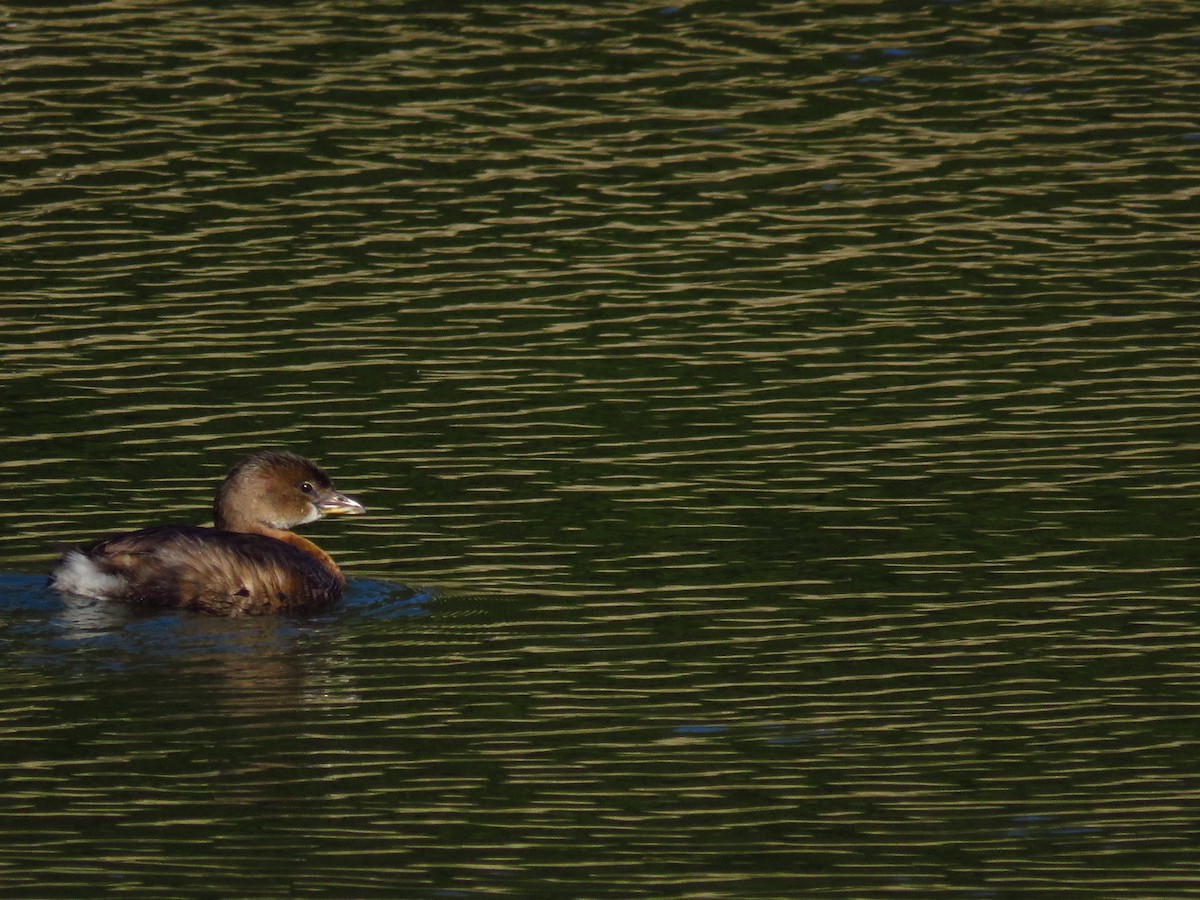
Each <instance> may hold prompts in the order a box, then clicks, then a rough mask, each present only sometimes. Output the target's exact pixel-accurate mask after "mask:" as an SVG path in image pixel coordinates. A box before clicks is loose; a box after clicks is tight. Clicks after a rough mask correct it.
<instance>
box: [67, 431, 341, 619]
mask: <svg viewBox="0 0 1200 900" xmlns="http://www.w3.org/2000/svg"><path fill="white" fill-rule="evenodd" d="M362 512H364V510H363V507H362V505H361V504H360V503H358V501H356V500H352V499H351V498H349V497H346V496H344V495H342V494H339V493H337V492H336V491H334V489H333V484H332V483H331V482H330V480H329V476H328V475H326V474H325V472H324V471H323V470H322V469H321V468H320V467H319V466H317V465H315V464H314V463H312V462H310V461H309V460H307V459H305V458H304V457H302V456H297V455H296V454H295V453H288V452H287V451H283V450H263V451H260V452H258V453H255V454H253V455H251V456H248V457H246V458H245V459H243V460H242V461H241V462H240V463H238V464H237V465H236V466H234V467H233V469H232V470H231V471H230V472H229V475H228V476H227V477H226V478H225V481H224V482H223V483H222V484H221V487H220V488H219V489H218V491H217V496H216V500H215V501H214V503H213V523H214V525H215V527H214V528H199V527H196V526H191V525H162V526H158V527H154V528H145V529H142V530H141V531H132V532H129V533H127V534H119V535H116V536H115V537H111V538H108V539H106V540H102V541H99V542H97V543H95V544H91V545H89V546H86V547H79V548H76V549H73V550H68V551H67V552H66V553H65V554H64V555H63V558H62V559H61V560H60V561H59V564H58V566H57V567H56V568H55V569H54V571H53V572H52V573H51V575H50V583H51V585H52V586H53V587H55V588H56V589H57V590H60V591H63V592H65V593H70V594H78V595H81V596H85V597H93V598H97V599H104V600H119V601H123V602H126V603H136V604H143V605H147V606H171V607H178V608H180V609H193V610H199V611H202V612H207V613H213V614H215V615H223V616H252V615H263V614H267V613H277V612H307V611H311V610H316V609H320V608H322V607H324V606H328V605H329V604H330V603H333V602H334V601H336V600H337V599H338V598H339V597H341V595H342V590H343V589H344V588H345V586H346V580H345V578H343V577H342V573H341V571H340V570H339V569H338V567H337V565H336V564H335V563H334V561H333V560H332V559H330V557H329V554H327V553H325V551H323V550H321V549H320V548H319V547H317V545H316V544H314V543H313V542H312V541H309V540H306V539H305V538H302V537H300V536H299V535H298V534H293V533H292V532H291V531H290V530H289V529H291V528H294V527H295V526H297V525H302V524H304V523H306V522H312V521H315V520H316V519H319V518H320V517H321V516H323V515H334V514H348V515H357V514H359V513H362Z"/></svg>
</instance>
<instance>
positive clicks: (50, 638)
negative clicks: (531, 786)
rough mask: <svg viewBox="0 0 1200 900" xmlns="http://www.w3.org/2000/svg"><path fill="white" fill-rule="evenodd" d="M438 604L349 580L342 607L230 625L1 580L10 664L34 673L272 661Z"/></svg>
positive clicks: (432, 594) (423, 594) (426, 592)
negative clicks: (76, 663)
mask: <svg viewBox="0 0 1200 900" xmlns="http://www.w3.org/2000/svg"><path fill="white" fill-rule="evenodd" d="M436 598H437V592H436V591H435V590H433V589H431V588H421V589H413V588H409V587H406V586H404V585H398V584H394V583H390V582H386V581H379V580H374V579H355V580H352V581H351V582H350V584H349V586H348V588H347V591H346V594H345V596H344V597H343V598H342V601H341V602H340V603H339V604H337V605H336V606H335V607H333V608H332V609H330V610H329V611H327V612H324V613H322V614H320V615H313V616H303V617H297V616H263V617H251V618H244V619H230V618H222V617H217V616H208V615H203V614H196V613H189V612H180V611H177V610H146V609H139V608H137V607H131V606H127V605H124V604H119V603H108V602H103V601H96V600H87V599H84V598H81V597H70V596H61V595H59V594H58V593H57V592H55V591H54V590H52V589H50V588H49V587H47V585H46V578H45V576H40V575H24V574H14V573H4V574H0V616H2V617H3V622H2V624H0V640H3V641H4V642H5V643H6V644H8V645H9V648H10V649H9V651H8V652H9V653H10V658H14V657H15V658H18V659H22V658H23V659H24V660H25V661H26V662H29V663H32V664H35V665H50V666H54V665H58V664H64V663H67V662H68V661H69V660H73V659H87V660H88V661H89V662H90V663H93V664H97V663H98V664H99V665H101V666H102V667H105V668H109V667H111V668H123V667H128V666H133V665H137V664H139V663H144V662H149V661H153V660H164V659H172V658H175V659H184V658H199V657H213V656H219V655H229V656H255V657H260V658H269V657H272V656H278V655H279V654H281V653H288V652H292V651H294V650H295V649H297V648H299V647H302V646H304V645H305V644H306V643H311V642H315V641H320V640H321V639H322V638H323V637H326V636H328V635H330V634H331V633H334V632H336V631H337V630H338V629H339V628H342V627H355V626H358V625H361V624H362V623H367V622H386V621H389V620H394V619H403V618H412V617H416V616H422V615H426V614H428V612H429V607H430V605H431V604H432V603H433V602H434V600H435V599H436Z"/></svg>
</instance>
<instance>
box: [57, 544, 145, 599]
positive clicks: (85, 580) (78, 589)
mask: <svg viewBox="0 0 1200 900" xmlns="http://www.w3.org/2000/svg"><path fill="white" fill-rule="evenodd" d="M50 578H51V579H52V584H53V585H54V589H55V590H58V591H65V592H66V593H68V594H78V595H79V596H81V597H94V598H96V599H98V600H111V599H113V598H116V597H120V596H121V595H122V594H123V593H124V592H125V590H126V588H127V587H128V582H127V581H126V580H125V579H124V578H123V577H121V576H120V575H113V574H111V573H109V572H103V571H101V569H100V567H99V566H97V565H96V562H95V561H94V560H92V559H90V558H89V557H87V556H85V555H84V554H83V553H82V552H81V551H79V550H68V551H67V553H66V555H65V556H63V558H62V562H60V563H59V564H58V568H56V569H55V570H54V571H53V572H51V573H50Z"/></svg>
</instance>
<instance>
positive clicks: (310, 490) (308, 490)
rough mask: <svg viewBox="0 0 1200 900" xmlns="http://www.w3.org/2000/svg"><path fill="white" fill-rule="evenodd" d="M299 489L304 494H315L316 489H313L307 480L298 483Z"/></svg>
mask: <svg viewBox="0 0 1200 900" xmlns="http://www.w3.org/2000/svg"><path fill="white" fill-rule="evenodd" d="M300 491H301V492H302V493H305V494H315V493H316V491H315V490H313V486H312V484H311V483H310V482H307V481H306V482H304V484H302V485H300Z"/></svg>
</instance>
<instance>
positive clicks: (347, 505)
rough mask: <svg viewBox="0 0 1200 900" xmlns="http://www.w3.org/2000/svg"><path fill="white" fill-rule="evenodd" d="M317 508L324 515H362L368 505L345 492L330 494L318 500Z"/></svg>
mask: <svg viewBox="0 0 1200 900" xmlns="http://www.w3.org/2000/svg"><path fill="white" fill-rule="evenodd" d="M317 509H318V510H320V512H321V515H323V516H361V515H362V514H363V513H365V512H366V511H367V510H366V507H364V506H363V505H362V504H361V503H359V502H358V501H357V500H355V499H354V498H353V497H347V496H346V495H345V494H330V495H329V496H328V497H322V498H321V499H320V500H318V501H317Z"/></svg>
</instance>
